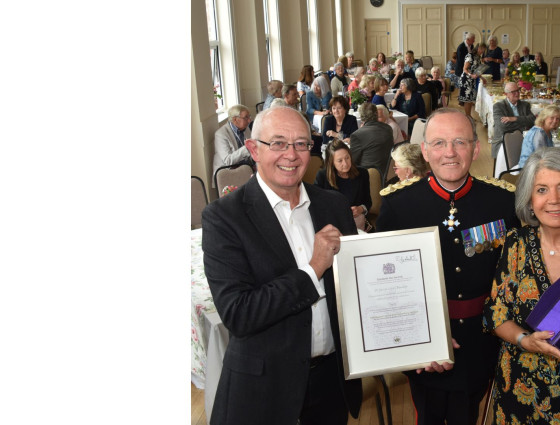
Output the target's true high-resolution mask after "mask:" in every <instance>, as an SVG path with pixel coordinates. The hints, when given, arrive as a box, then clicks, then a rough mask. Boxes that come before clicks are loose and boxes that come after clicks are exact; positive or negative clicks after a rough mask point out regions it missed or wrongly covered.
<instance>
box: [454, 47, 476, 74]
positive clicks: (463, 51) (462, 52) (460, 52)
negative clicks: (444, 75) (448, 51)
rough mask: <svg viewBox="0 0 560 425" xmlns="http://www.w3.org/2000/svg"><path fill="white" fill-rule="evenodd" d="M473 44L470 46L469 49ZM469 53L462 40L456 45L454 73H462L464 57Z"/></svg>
mask: <svg viewBox="0 0 560 425" xmlns="http://www.w3.org/2000/svg"><path fill="white" fill-rule="evenodd" d="M473 48H474V46H473V47H472V48H471V50H472V49H473ZM467 53H469V49H468V48H467V45H466V44H465V42H464V41H463V42H462V43H461V44H459V46H457V62H455V75H459V76H460V75H461V74H462V73H463V67H464V66H465V57H466V56H467Z"/></svg>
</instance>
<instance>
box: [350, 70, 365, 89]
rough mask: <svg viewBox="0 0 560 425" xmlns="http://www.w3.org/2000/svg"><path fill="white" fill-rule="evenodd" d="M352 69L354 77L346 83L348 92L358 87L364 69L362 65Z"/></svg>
mask: <svg viewBox="0 0 560 425" xmlns="http://www.w3.org/2000/svg"><path fill="white" fill-rule="evenodd" d="M354 71H355V74H354V79H353V80H352V81H351V82H350V84H348V92H351V91H354V90H356V89H359V88H360V83H361V82H362V77H363V76H364V75H365V69H364V67H363V66H357V67H356V68H355V69H354Z"/></svg>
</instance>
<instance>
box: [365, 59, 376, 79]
mask: <svg viewBox="0 0 560 425" xmlns="http://www.w3.org/2000/svg"><path fill="white" fill-rule="evenodd" d="M366 74H372V75H377V74H379V64H378V62H377V59H376V58H371V59H370V60H369V62H368V69H367V72H366Z"/></svg>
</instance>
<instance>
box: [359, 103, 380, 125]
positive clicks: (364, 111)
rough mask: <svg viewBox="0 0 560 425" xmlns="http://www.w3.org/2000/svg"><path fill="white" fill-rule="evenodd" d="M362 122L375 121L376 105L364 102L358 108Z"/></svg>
mask: <svg viewBox="0 0 560 425" xmlns="http://www.w3.org/2000/svg"><path fill="white" fill-rule="evenodd" d="M358 112H359V113H360V118H361V120H362V123H364V124H365V123H366V122H370V121H377V106H376V105H374V104H373V103H371V102H364V103H362V104H361V105H360V107H359V108H358Z"/></svg>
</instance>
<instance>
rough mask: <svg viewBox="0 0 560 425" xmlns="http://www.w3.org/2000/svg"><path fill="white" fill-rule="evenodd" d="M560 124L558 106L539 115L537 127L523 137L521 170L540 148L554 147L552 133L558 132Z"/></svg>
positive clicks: (548, 108) (550, 106)
mask: <svg viewBox="0 0 560 425" xmlns="http://www.w3.org/2000/svg"><path fill="white" fill-rule="evenodd" d="M559 124H560V107H558V106H556V105H548V106H546V107H545V108H544V109H543V110H542V111H541V112H540V113H539V115H537V119H536V120H535V125H534V126H533V128H531V129H530V130H529V131H528V132H527V133H526V134H525V137H523V144H522V145H521V156H520V157H519V164H518V167H519V168H523V167H524V166H525V162H527V159H529V156H531V154H532V153H533V152H535V151H536V150H537V149H538V148H543V147H552V146H554V143H553V142H552V132H553V131H558V125H559Z"/></svg>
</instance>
